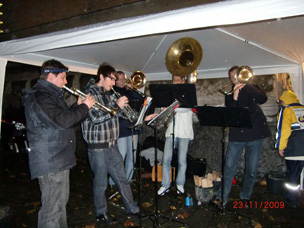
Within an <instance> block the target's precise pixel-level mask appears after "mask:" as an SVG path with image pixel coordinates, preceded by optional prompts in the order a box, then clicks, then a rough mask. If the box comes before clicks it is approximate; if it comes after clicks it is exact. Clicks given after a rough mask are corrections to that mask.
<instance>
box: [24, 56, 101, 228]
mask: <svg viewBox="0 0 304 228" xmlns="http://www.w3.org/2000/svg"><path fill="white" fill-rule="evenodd" d="M66 72H68V68H67V67H66V66H64V65H63V64H62V63H61V62H59V61H57V60H48V61H45V62H44V63H43V65H42V68H41V75H40V79H39V80H38V82H37V84H36V85H35V86H34V87H33V88H32V89H30V90H24V91H23V98H22V102H23V105H24V108H25V116H26V134H27V139H28V142H29V148H30V149H29V153H28V154H29V167H30V173H31V178H32V179H34V178H37V179H38V182H39V187H40V191H41V208H40V210H39V213H38V227H39V228H54V227H60V228H67V227H68V225H67V219H66V204H67V201H68V199H69V171H70V169H71V168H72V167H73V166H75V164H76V159H75V147H76V141H75V136H74V130H73V127H75V126H77V125H78V124H80V123H81V122H82V121H83V120H84V119H85V118H86V117H87V115H88V111H89V109H90V108H91V107H92V106H93V105H94V103H95V100H94V98H93V97H92V96H91V95H90V94H89V95H87V97H86V98H85V99H84V100H81V98H79V99H78V101H77V103H75V104H74V105H72V106H71V107H70V108H69V107H68V106H67V104H66V103H65V102H64V99H63V98H64V96H63V95H64V91H63V89H62V88H63V86H64V85H65V84H67V80H66Z"/></svg>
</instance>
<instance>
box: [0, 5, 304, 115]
mask: <svg viewBox="0 0 304 228" xmlns="http://www.w3.org/2000/svg"><path fill="white" fill-rule="evenodd" d="M303 15H304V1H303V0H288V1H284V0H232V1H224V2H219V3H213V4H207V5H201V6H196V7H191V8H185V9H181V10H174V11H169V12H165V13H159V14H154V15H146V16H141V17H136V18H129V19H123V20H118V21H110V22H106V23H99V24H93V25H90V26H85V27H79V28H74V29H69V30H65V31H60V32H56V33H49V34H44V35H40V36H35V37H29V38H24V39H18V40H11V41H7V42H1V43H0V66H1V69H0V93H1V95H2V92H3V86H4V77H5V66H6V64H7V61H13V62H19V63H25V64H30V65H37V66H40V65H41V64H42V63H43V62H44V61H45V60H48V59H51V58H55V59H57V60H59V61H61V62H63V63H64V64H65V65H67V66H69V68H70V71H76V72H82V73H88V74H95V73H96V71H97V68H98V66H99V64H101V63H102V62H104V61H105V62H108V63H110V64H111V65H113V66H114V67H115V68H116V69H118V70H122V71H125V72H126V73H127V74H128V75H130V74H131V73H132V72H134V71H136V70H141V71H143V72H144V73H145V74H146V75H147V79H148V80H165V79H170V73H169V72H168V71H167V69H166V65H165V55H166V52H167V49H168V48H169V46H170V45H171V44H172V43H173V42H174V41H176V40H177V39H180V38H182V37H193V38H195V39H196V40H198V41H199V42H200V44H201V45H202V47H203V60H202V62H201V63H200V65H199V67H198V69H197V71H198V78H220V77H226V76H227V70H228V69H229V68H230V67H231V66H233V65H239V66H241V65H247V66H250V67H251V68H252V69H253V70H254V72H255V74H256V75H262V74H264V75H265V74H275V73H285V72H288V73H289V74H290V75H291V80H292V83H293V87H294V90H295V93H296V94H297V96H298V97H299V98H300V100H301V102H303V100H304V95H303V88H304V86H303V85H304V80H303V67H304V64H303V63H304V26H303V25H304V16H303ZM0 105H1V106H2V97H1V99H0ZM0 112H1V111H0ZM0 114H1V113H0Z"/></svg>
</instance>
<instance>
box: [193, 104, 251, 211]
mask: <svg viewBox="0 0 304 228" xmlns="http://www.w3.org/2000/svg"><path fill="white" fill-rule="evenodd" d="M197 111H198V114H197V117H198V119H199V122H200V125H205V126H220V127H222V140H221V141H222V167H221V168H222V180H221V181H222V192H221V200H222V205H221V206H222V209H224V205H223V204H224V200H223V199H224V176H225V172H224V170H225V129H226V128H227V127H243V128H252V123H251V119H250V114H249V110H248V109H247V108H232V107H224V106H222V107H221V106H218V107H214V106H199V107H197Z"/></svg>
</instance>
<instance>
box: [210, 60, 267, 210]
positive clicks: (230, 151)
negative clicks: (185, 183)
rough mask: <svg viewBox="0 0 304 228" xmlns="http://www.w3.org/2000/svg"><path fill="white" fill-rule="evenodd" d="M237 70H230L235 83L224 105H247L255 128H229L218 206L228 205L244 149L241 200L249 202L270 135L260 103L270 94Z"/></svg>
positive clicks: (216, 201)
mask: <svg viewBox="0 0 304 228" xmlns="http://www.w3.org/2000/svg"><path fill="white" fill-rule="evenodd" d="M238 69H239V67H238V66H233V67H232V68H230V70H229V72H228V76H229V79H230V81H231V83H233V88H232V89H233V93H232V94H231V95H226V96H225V105H226V106H227V107H238V108H247V109H248V110H249V113H250V119H251V123H252V128H242V127H239V128H238V127H229V143H228V147H227V151H226V157H225V167H224V189H222V188H220V190H219V191H218V193H217V195H216V199H215V200H214V203H215V204H217V205H219V206H221V205H223V206H225V205H226V203H227V201H228V198H229V193H230V190H231V186H232V181H233V178H234V174H235V170H236V168H237V165H238V162H239V159H240V157H241V155H242V153H243V151H244V149H245V173H244V178H243V186H242V189H241V192H240V199H241V201H242V203H243V204H244V205H249V201H250V198H251V194H252V191H253V186H254V184H255V180H256V175H257V172H258V167H259V159H260V154H261V151H262V149H263V142H264V139H265V138H267V137H269V136H270V135H271V132H270V129H269V127H268V124H267V120H266V117H265V115H264V113H263V111H262V109H261V108H260V105H261V104H264V103H265V102H266V101H267V96H266V94H265V92H264V91H263V90H262V89H261V88H260V87H259V86H257V85H252V84H242V83H240V82H238V81H237V77H236V74H237V72H238ZM222 191H224V192H223V202H222V201H221V200H222Z"/></svg>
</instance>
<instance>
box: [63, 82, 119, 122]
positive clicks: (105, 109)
mask: <svg viewBox="0 0 304 228" xmlns="http://www.w3.org/2000/svg"><path fill="white" fill-rule="evenodd" d="M63 88H64V89H65V90H67V91H68V92H70V93H72V94H74V95H76V96H78V97H81V99H82V100H84V99H85V98H86V96H87V95H86V94H84V93H83V92H81V91H80V90H78V89H76V88H73V87H72V88H68V87H66V86H63ZM93 108H94V109H95V110H97V111H103V112H108V113H109V114H110V115H111V116H112V117H113V116H115V114H116V111H117V108H113V109H110V108H108V107H106V106H104V105H102V104H100V103H98V102H96V101H95V104H94V105H93Z"/></svg>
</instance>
